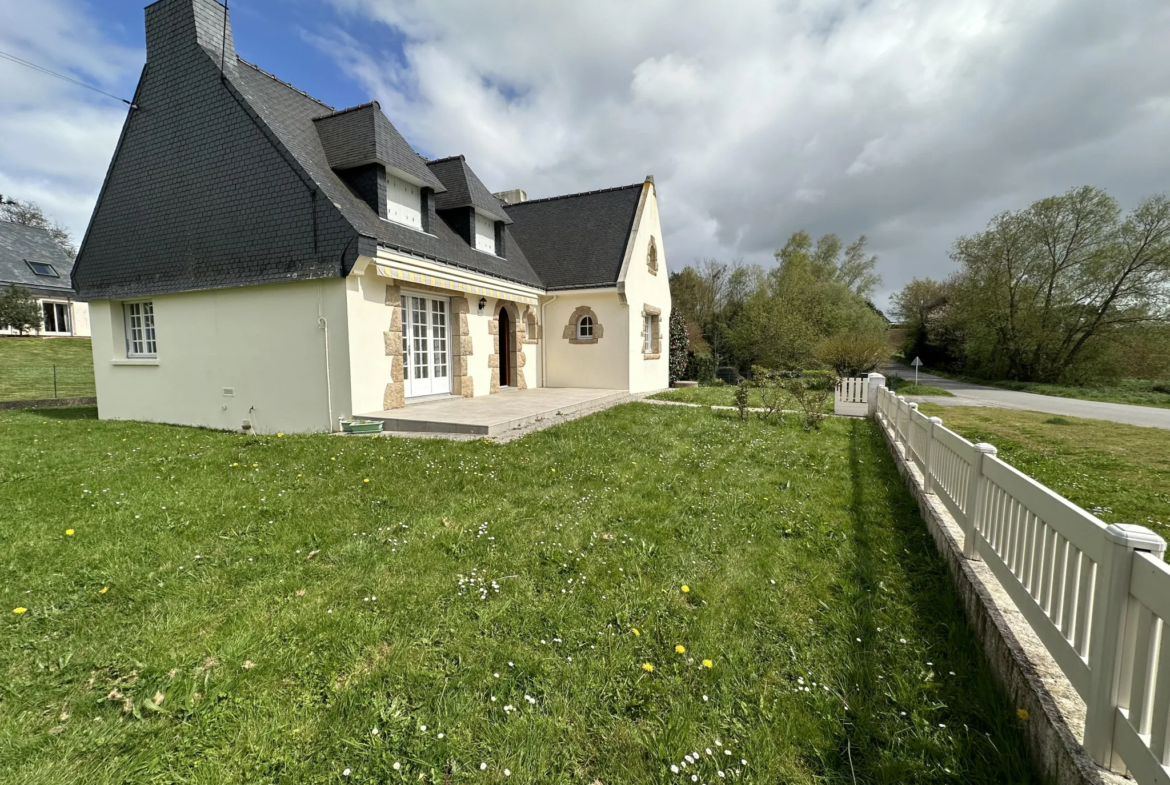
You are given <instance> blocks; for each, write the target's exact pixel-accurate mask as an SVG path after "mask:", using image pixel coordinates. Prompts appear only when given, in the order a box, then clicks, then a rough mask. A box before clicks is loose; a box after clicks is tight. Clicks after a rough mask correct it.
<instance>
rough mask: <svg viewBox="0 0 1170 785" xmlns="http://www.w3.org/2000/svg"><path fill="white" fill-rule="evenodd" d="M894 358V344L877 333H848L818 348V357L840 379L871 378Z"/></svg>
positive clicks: (823, 343)
mask: <svg viewBox="0 0 1170 785" xmlns="http://www.w3.org/2000/svg"><path fill="white" fill-rule="evenodd" d="M889 356H890V343H889V341H888V340H886V337H885V336H884V335H881V334H880V333H874V332H848V333H841V334H840V335H834V336H832V337H830V338H826V339H825V340H824V341H822V342H821V344H820V346H818V347H817V357H818V359H819V360H820V361H821V363H823V364H824V365H827V366H829V367H830V368H832V369H833V370H834V371H836V372H837V375H838V376H842V377H852V376H861V375H863V374H867V373H869V372H870V371H872V370H874V369H875V368H877V367H878V366H879V365H880V364H881V363H882V361H884V360H885V359H886V358H887V357H889Z"/></svg>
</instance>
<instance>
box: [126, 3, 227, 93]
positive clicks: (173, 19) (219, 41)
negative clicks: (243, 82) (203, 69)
mask: <svg viewBox="0 0 1170 785" xmlns="http://www.w3.org/2000/svg"><path fill="white" fill-rule="evenodd" d="M192 44H198V45H199V46H200V47H202V49H203V51H204V52H206V53H207V56H208V57H209V58H211V60H212V61H213V62H214V63H215V67H216V68H219V66H220V63H223V70H224V73H226V74H229V75H231V76H234V75H235V73H236V47H235V44H234V43H233V42H232V25H231V21H230V18H229V15H228V10H227V8H226V7H225V6H223V5H222V4H220V3H218V2H216V0H158V2H156V3H153V4H151V5H148V6H147V7H146V62H147V63H158V62H162V61H165V60H170V59H172V58H175V57H180V56H184V55H189V54H190V53H191V52H192V51H193V49H192V46H191V45H192Z"/></svg>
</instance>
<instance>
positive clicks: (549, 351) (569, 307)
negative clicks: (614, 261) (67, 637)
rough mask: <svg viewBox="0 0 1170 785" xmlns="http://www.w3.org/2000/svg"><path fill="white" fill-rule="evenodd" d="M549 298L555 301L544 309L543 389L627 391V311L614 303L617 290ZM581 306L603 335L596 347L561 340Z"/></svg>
mask: <svg viewBox="0 0 1170 785" xmlns="http://www.w3.org/2000/svg"><path fill="white" fill-rule="evenodd" d="M552 294H553V295H556V297H555V299H553V297H552V295H550V296H549V298H548V299H547V300H545V306H544V342H545V354H544V361H545V363H546V371H545V377H544V383H545V385H546V386H548V387H594V388H604V389H613V390H626V389H629V387H628V385H629V374H630V359H629V354H628V348H627V347H628V345H629V340H630V316H629V313H628V310H629V309H627V308H626V306H624V305H622V303H621V301H620V300H619V299H618V294H617V290H616V289H596V290H577V291H576V292H554V293H552ZM583 305H587V306H589V307H590V308H592V309H593V312H594V313H595V314H597V321H598V322H599V323H600V324H601V325H602V327H604V328H605V332H604V333H603V335H602V337H601V339H600V340H598V342H597V343H593V344H571V343H569V340H568V339H567V338H565V337H564V329H565V326H566V325H568V323H569V317H570V316H571V315H572V313H573V311H574V310H576V309H577V308H578V307H580V306H583ZM640 312H641V306H640V305H639V313H640Z"/></svg>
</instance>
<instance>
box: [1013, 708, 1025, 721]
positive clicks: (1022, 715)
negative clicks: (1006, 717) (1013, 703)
mask: <svg viewBox="0 0 1170 785" xmlns="http://www.w3.org/2000/svg"><path fill="white" fill-rule="evenodd" d="M1016 716H1017V717H1019V718H1020V719H1021V720H1026V719H1028V710H1027V709H1016Z"/></svg>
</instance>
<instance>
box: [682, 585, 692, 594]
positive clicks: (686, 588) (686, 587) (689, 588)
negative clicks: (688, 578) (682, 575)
mask: <svg viewBox="0 0 1170 785" xmlns="http://www.w3.org/2000/svg"><path fill="white" fill-rule="evenodd" d="M690 590H691V587H690V586H687V585H686V584H685V583H684V584H683V585H682V593H683V594H686V593H687V592H689V591H690Z"/></svg>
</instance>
